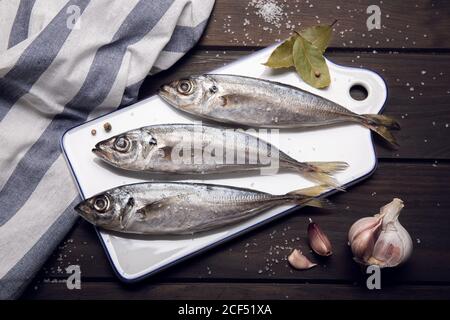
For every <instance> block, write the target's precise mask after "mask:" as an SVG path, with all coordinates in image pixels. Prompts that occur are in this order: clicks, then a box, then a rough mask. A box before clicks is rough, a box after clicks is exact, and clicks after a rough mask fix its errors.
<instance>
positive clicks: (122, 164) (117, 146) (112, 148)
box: [92, 128, 157, 170]
mask: <svg viewBox="0 0 450 320" xmlns="http://www.w3.org/2000/svg"><path fill="white" fill-rule="evenodd" d="M156 144H157V142H156V139H155V137H154V135H153V134H152V132H151V131H150V130H149V129H147V128H140V129H136V130H131V131H128V132H125V133H122V134H119V135H117V136H114V137H112V138H109V139H106V140H103V141H100V142H99V143H97V144H96V145H95V148H94V149H92V152H93V153H94V154H95V155H96V156H98V157H99V158H100V159H102V160H104V161H106V162H107V163H109V164H111V165H113V166H116V167H119V168H123V169H128V170H140V169H142V168H141V166H142V165H144V164H145V159H147V158H148V156H149V154H150V153H151V152H152V151H154V147H155V146H156Z"/></svg>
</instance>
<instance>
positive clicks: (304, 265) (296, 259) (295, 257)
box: [288, 249, 317, 270]
mask: <svg viewBox="0 0 450 320" xmlns="http://www.w3.org/2000/svg"><path fill="white" fill-rule="evenodd" d="M288 261H289V264H290V265H291V266H292V267H294V268H295V269H298V270H306V269H311V268H313V267H315V266H317V264H316V263H312V262H311V261H310V260H309V259H308V258H307V257H305V256H304V255H303V254H302V252H301V251H300V250H297V249H294V251H292V252H291V254H290V255H289V257H288Z"/></svg>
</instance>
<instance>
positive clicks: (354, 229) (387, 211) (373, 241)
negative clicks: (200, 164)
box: [348, 198, 413, 268]
mask: <svg viewBox="0 0 450 320" xmlns="http://www.w3.org/2000/svg"><path fill="white" fill-rule="evenodd" d="M403 207H404V205H403V201H402V200H400V199H397V198H395V199H394V200H392V202H390V203H388V204H387V205H385V206H384V207H382V208H381V209H380V213H379V214H376V215H375V216H373V217H366V218H362V219H360V220H358V221H356V222H355V223H354V224H353V225H352V226H351V228H350V231H349V233H348V242H349V245H350V246H351V249H352V252H353V255H354V259H355V261H357V262H359V263H361V264H364V265H378V266H379V267H381V268H385V267H395V266H398V265H399V264H401V263H403V262H405V261H406V260H407V259H408V258H409V257H410V256H411V253H412V248H413V242H412V239H411V236H410V235H409V233H408V231H406V229H405V228H404V227H403V226H402V225H401V224H400V221H399V220H398V216H399V215H400V211H401V210H402V209H403Z"/></svg>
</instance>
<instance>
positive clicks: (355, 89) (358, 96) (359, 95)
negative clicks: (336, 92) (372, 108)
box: [350, 83, 369, 101]
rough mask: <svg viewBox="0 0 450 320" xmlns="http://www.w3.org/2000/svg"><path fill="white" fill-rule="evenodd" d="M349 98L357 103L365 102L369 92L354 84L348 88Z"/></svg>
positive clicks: (360, 85)
mask: <svg viewBox="0 0 450 320" xmlns="http://www.w3.org/2000/svg"><path fill="white" fill-rule="evenodd" d="M350 96H351V97H352V98H353V99H355V100H358V101H362V100H366V99H367V97H368V96H369V92H368V90H367V88H366V87H365V86H363V85H362V84H359V83H358V84H354V85H352V86H351V87H350Z"/></svg>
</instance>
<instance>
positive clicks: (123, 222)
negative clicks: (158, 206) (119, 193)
mask: <svg viewBox="0 0 450 320" xmlns="http://www.w3.org/2000/svg"><path fill="white" fill-rule="evenodd" d="M134 205H135V201H134V198H133V197H131V198H129V199H128V202H127V204H126V205H125V207H124V208H123V210H122V212H121V215H120V216H119V222H120V228H121V229H122V230H123V229H125V228H126V227H127V225H128V222H129V221H130V215H131V213H132V212H133V207H134Z"/></svg>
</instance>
